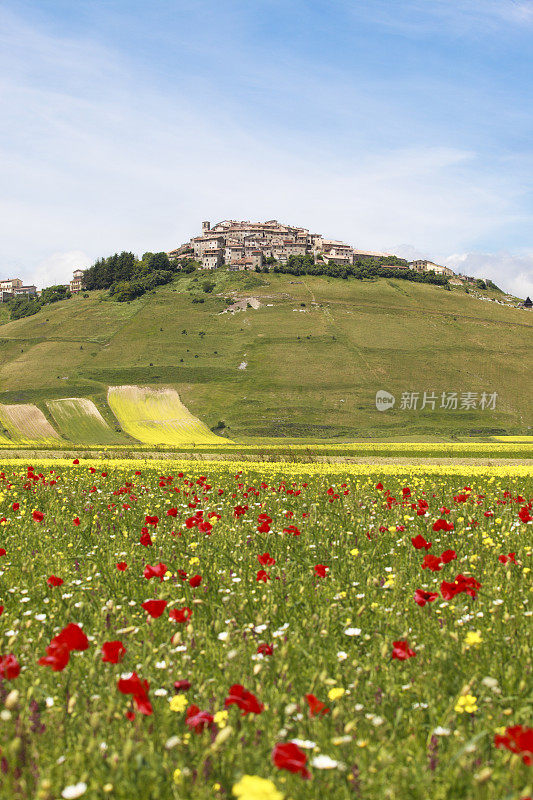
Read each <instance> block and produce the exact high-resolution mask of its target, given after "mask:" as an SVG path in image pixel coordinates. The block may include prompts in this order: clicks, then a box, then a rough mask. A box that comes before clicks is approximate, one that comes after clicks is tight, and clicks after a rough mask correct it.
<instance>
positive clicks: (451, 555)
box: [440, 550, 457, 564]
mask: <svg viewBox="0 0 533 800" xmlns="http://www.w3.org/2000/svg"><path fill="white" fill-rule="evenodd" d="M456 558H457V553H456V552H455V550H445V551H444V553H443V554H442V555H441V557H440V560H441V561H442V563H443V564H449V563H450V561H454V560H455V559H456Z"/></svg>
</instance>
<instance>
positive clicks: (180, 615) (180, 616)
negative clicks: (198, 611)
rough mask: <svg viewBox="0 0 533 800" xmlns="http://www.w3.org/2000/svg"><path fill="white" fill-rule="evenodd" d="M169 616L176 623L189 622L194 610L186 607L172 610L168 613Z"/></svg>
mask: <svg viewBox="0 0 533 800" xmlns="http://www.w3.org/2000/svg"><path fill="white" fill-rule="evenodd" d="M168 616H169V618H170V619H173V620H174V621H175V622H188V621H189V620H190V618H191V617H192V610H191V609H190V608H189V607H188V606H184V607H183V608H172V609H170V611H169V612H168Z"/></svg>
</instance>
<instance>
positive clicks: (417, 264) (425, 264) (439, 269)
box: [409, 259, 455, 276]
mask: <svg viewBox="0 0 533 800" xmlns="http://www.w3.org/2000/svg"><path fill="white" fill-rule="evenodd" d="M409 266H410V267H411V269H413V270H414V271H415V272H434V273H435V274H436V275H447V276H450V275H455V272H454V271H453V269H450V268H449V267H444V266H442V264H435V263H434V262H433V261H426V260H425V259H421V260H419V261H410V262H409Z"/></svg>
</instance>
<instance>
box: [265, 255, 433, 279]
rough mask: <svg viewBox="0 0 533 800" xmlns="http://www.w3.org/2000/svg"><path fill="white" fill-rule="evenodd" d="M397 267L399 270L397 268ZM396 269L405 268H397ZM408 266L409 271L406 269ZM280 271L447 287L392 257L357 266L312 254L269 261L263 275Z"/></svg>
mask: <svg viewBox="0 0 533 800" xmlns="http://www.w3.org/2000/svg"><path fill="white" fill-rule="evenodd" d="M395 267H396V268H395ZM397 267H404V269H398V268H397ZM406 267H407V269H406ZM271 268H272V270H273V271H274V272H280V273H284V274H288V275H326V276H329V277H331V278H343V279H345V280H346V279H348V278H350V277H352V278H357V279H358V280H363V279H364V278H400V279H401V280H405V281H413V282H414V283H432V284H434V285H436V286H447V285H448V278H447V277H446V276H445V275H437V274H435V273H434V272H415V271H414V270H412V269H409V268H408V262H407V261H405V260H404V259H401V258H398V257H397V256H390V257H388V258H386V259H384V260H383V261H379V262H378V263H376V261H374V259H359V260H357V261H356V262H355V264H335V263H334V262H333V261H315V259H314V258H313V256H312V255H298V256H289V258H288V259H287V261H286V262H285V263H281V262H280V261H276V260H275V259H267V260H266V262H265V266H264V267H261V268H260V271H261V272H270V269H271Z"/></svg>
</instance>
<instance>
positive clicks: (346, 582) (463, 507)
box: [0, 459, 533, 800]
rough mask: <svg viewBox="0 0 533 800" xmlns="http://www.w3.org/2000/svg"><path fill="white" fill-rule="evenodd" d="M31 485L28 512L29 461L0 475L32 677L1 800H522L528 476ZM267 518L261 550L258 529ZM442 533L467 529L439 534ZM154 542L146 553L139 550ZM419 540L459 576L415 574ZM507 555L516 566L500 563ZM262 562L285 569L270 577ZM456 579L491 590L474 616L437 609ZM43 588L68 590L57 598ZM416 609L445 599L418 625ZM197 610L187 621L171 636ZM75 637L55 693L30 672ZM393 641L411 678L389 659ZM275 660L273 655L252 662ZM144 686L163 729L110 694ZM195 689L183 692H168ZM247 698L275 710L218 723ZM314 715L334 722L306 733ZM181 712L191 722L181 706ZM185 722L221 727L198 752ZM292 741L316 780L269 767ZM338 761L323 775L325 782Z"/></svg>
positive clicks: (373, 474)
mask: <svg viewBox="0 0 533 800" xmlns="http://www.w3.org/2000/svg"><path fill="white" fill-rule="evenodd" d="M31 466H32V467H33V468H34V470H35V476H36V478H37V479H36V480H35V481H33V480H32V481H31V484H32V491H31V492H29V491H28V488H27V484H28V467H29V462H20V461H19V462H17V461H9V460H7V461H6V460H4V461H3V463H2V465H1V467H2V474H3V475H5V479H4V483H3V487H2V493H1V495H0V515H1V516H2V517H3V518H4V519H3V522H2V547H3V548H4V549H5V554H4V555H3V556H2V557H1V562H2V563H1V568H2V594H1V595H0V602H1V605H2V606H3V613H2V614H1V616H0V637H1V640H2V642H3V645H2V650H1V656H2V657H3V656H5V655H7V654H9V653H12V654H13V656H14V658H15V659H16V660H17V662H18V663H19V664H20V666H21V671H20V674H19V675H18V676H14V677H12V678H10V679H9V680H5V681H3V682H2V686H1V688H2V725H1V726H0V747H1V750H2V771H1V774H0V795H1V796H2V797H5V798H10V799H11V800H27V798H30V797H31V798H34V797H35V798H39V800H55V798H59V797H61V796H62V794H63V792H65V790H67V793H66V795H64V796H69V794H68V789H67V787H70V786H73V785H78V784H79V783H82V784H85V792H84V794H83V797H84V798H87V800H104V798H106V797H112V798H114V799H115V800H132V798H137V797H140V796H141V795H140V794H139V792H140V791H142V796H143V797H150V798H154V799H155V798H157V799H158V800H189V798H194V800H229V798H232V797H234V795H233V793H232V789H233V787H234V786H235V785H236V784H238V782H239V781H240V780H241V778H242V776H243V775H244V774H247V775H251V776H257V777H260V778H263V779H264V780H266V781H270V782H271V785H272V791H273V787H276V789H277V791H278V792H279V793H280V794H281V796H282V797H283V798H284V800H289V798H292V800H307V799H308V798H318V797H322V796H325V797H331V798H335V800H351V799H352V798H353V797H364V798H366V800H427V798H428V797H431V798H432V800H451V799H452V798H453V800H472V798H476V800H503V798H506V799H507V800H522V798H525V797H526V796H527V795H528V794H530V786H531V767H528V766H526V765H525V764H524V763H522V760H521V758H520V757H519V756H517V755H511V753H510V752H508V751H507V750H504V749H498V748H497V747H496V746H495V736H496V735H497V734H498V733H501V732H502V731H504V730H505V728H507V727H509V726H514V725H523V726H531V719H532V716H531V715H532V710H533V708H532V702H531V687H530V680H529V676H530V675H531V669H532V666H533V665H532V660H531V654H532V644H533V642H532V641H531V634H532V627H531V613H532V609H531V591H530V589H531V572H530V569H531V563H530V562H531V549H532V544H533V542H532V537H531V532H532V528H531V524H530V523H526V522H524V521H522V520H521V518H520V517H519V512H520V509H521V508H522V507H523V506H524V501H516V500H515V499H514V498H518V497H525V498H530V497H532V496H533V479H532V476H531V470H527V469H524V468H520V469H516V468H512V467H505V468H502V469H492V468H491V469H487V468H474V469H472V468H469V469H467V470H464V471H461V467H460V466H457V467H455V468H452V469H449V468H425V467H420V468H409V467H401V466H399V467H392V468H391V467H386V468H377V469H376V468H373V467H369V468H368V467H345V466H343V465H336V466H329V465H328V466H325V465H318V464H311V465H289V464H271V465H262V464H246V463H241V464H238V465H235V464H229V465H226V464H195V463H193V462H187V461H179V462H174V463H169V462H162V461H160V462H155V463H153V464H151V465H150V464H148V463H139V462H138V461H122V462H117V461H108V462H106V461H102V460H92V461H82V462H81V463H80V464H79V465H73V464H72V463H71V462H70V461H66V460H61V459H32V462H31ZM39 473H42V477H41V478H38V475H39ZM161 476H166V477H165V478H164V479H162V477H161ZM201 476H203V477H201ZM378 482H381V483H382V484H383V491H382V490H380V489H378V488H377V484H378ZM406 487H409V490H410V494H409V492H408V493H407V494H408V495H409V496H404V495H405V494H406V492H404V489H406ZM464 487H469V488H468V489H465V488H464ZM175 490H178V491H175ZM461 495H462V496H461ZM195 496H197V497H198V501H196V500H195V499H194V498H195ZM424 503H427V512H426V514H425V515H418V514H417V512H416V509H417V508H422V507H423V504H424ZM14 504H19V505H18V507H17V506H15V508H13V505H14ZM191 506H194V508H191ZM236 506H241V507H242V511H243V513H242V515H240V516H238V518H236V516H235V511H234V509H235V507H236ZM413 506H414V508H413ZM443 507H446V508H448V509H449V512H444V514H443V511H442V509H443ZM171 508H174V509H176V510H175V512H173V515H172V516H168V515H167V511H168V510H169V509H171ZM34 510H38V511H40V512H41V513H42V514H43V515H44V516H43V518H42V520H41V521H37V520H35V519H34V518H33V515H32V512H33V511H34ZM199 511H203V519H204V520H207V519H208V513H213V514H215V515H216V516H212V517H211V518H210V525H211V524H212V529H209V527H204V529H203V530H200V529H199V528H198V527H197V525H193V526H192V527H191V526H190V524H189V526H188V525H187V524H186V520H187V519H190V518H191V517H193V516H194V515H195V514H197V512H199ZM260 512H261V513H263V514H267V515H268V517H269V518H270V520H271V522H270V523H269V524H268V526H267V529H264V528H263V529H261V530H259V521H258V515H259V513H260ZM146 515H149V516H150V517H156V518H158V522H157V525H155V526H154V525H153V524H151V522H154V520H153V519H152V520H151V522H150V521H149V522H148V523H146ZM443 516H444V518H445V519H446V521H447V522H448V523H451V524H452V525H453V529H452V530H450V531H442V530H437V531H435V530H433V526H434V523H435V521H436V520H438V519H441V518H442V517H443ZM218 517H220V519H218ZM75 518H79V521H80V524H79V525H77V526H76V525H75V524H74V522H73V521H74V519H75ZM198 518H199V517H196V519H197V520H198ZM144 526H146V527H148V528H149V530H150V535H151V539H152V544H151V545H149V544H148V543H147V542H146V541H145V543H144V545H143V544H141V542H140V535H141V529H142V528H143V527H144ZM289 526H295V528H296V530H295V529H294V528H292V529H291V528H290V527H289ZM298 533H299V534H300V535H296V534H298ZM418 535H420V536H423V537H424V538H425V539H426V540H427V541H428V542H430V543H431V545H430V549H429V551H428V552H429V554H432V555H435V556H440V555H441V554H442V553H443V552H444V551H446V550H454V551H455V555H456V558H455V559H452V560H450V561H448V562H447V563H442V562H441V569H440V571H438V572H432V571H430V570H429V569H422V561H423V559H424V556H426V550H425V549H422V550H418V549H415V547H414V546H413V545H412V541H411V540H412V538H414V537H416V536H418ZM509 552H513V553H514V554H515V556H514V558H515V562H516V563H513V562H509V563H507V564H503V563H501V562H500V560H499V556H500V555H502V554H503V555H506V554H508V553H509ZM264 553H268V554H269V555H270V557H271V559H272V560H273V561H274V562H275V563H272V561H271V562H270V563H269V564H264V565H263V564H261V563H260V562H259V560H258V556H260V555H261V554H264ZM119 562H125V564H126V565H127V569H126V571H119V570H117V567H116V565H117V563H119ZM159 563H161V564H163V565H164V566H163V568H162V570H163V573H164V579H163V580H159V579H158V578H152V579H150V580H147V579H146V577H145V576H144V570H145V568H146V565H147V564H150V565H157V564H159ZM317 565H323V566H324V567H325V575H324V577H318V575H317V574H316V570H315V567H316V566H317ZM261 569H264V570H265V574H266V576H267V577H266V580H265V582H263V580H261V578H259V580H258V572H259V570H261ZM165 570H166V571H165ZM179 570H182V571H184V572H185V573H187V574H186V575H184V574H183V572H182V573H181V574H180V573H179ZM459 573H461V574H463V575H465V576H468V577H472V578H474V579H475V580H476V581H478V582H479V584H480V586H479V588H477V590H476V591H475V592H474V594H475V595H476V596H475V597H472V596H469V595H468V594H466V593H461V594H459V595H457V596H456V597H455V598H453V599H451V600H446V599H444V597H443V596H442V592H443V591H444V589H443V587H442V585H441V584H442V582H443V581H447V582H450V583H453V581H454V579H455V577H456V575H458V574H459ZM52 575H54V576H56V577H58V578H60V579H61V580H62V581H63V583H62V585H61V586H50V585H49V584H48V582H47V581H48V579H49V577H50V576H52ZM193 575H199V576H201V583H200V585H199V586H198V587H197V588H193V587H192V586H191V585H190V583H189V580H190V578H191V577H192V576H193ZM263 577H264V576H263ZM476 585H477V584H476ZM417 589H424V590H425V591H431V592H436V593H437V594H438V597H437V599H436V600H435V601H434V602H431V603H427V604H426V605H425V606H424V607H420V606H419V605H417V604H416V603H415V602H414V593H415V591H416V590H417ZM148 599H159V600H164V601H166V602H167V604H168V605H167V607H166V609H165V611H164V613H163V614H162V616H160V617H159V618H152V617H149V615H148V614H147V613H146V611H145V610H144V609H143V607H142V604H143V603H144V602H145V601H146V600H148ZM183 608H189V609H190V610H191V612H192V616H191V617H190V619H189V621H188V622H185V623H180V622H177V621H174V620H172V619H170V618H169V611H170V610H171V609H172V610H178V609H183ZM69 623H75V624H78V625H81V626H82V627H83V631H84V633H85V634H86V635H87V637H88V641H87V642H86V645H87V646H86V648H85V649H83V650H80V651H74V652H71V653H70V658H69V660H68V663H67V664H63V668H62V669H58V670H57V671H54V670H53V669H52V668H51V667H50V666H46V665H41V664H39V659H40V658H42V657H43V656H45V654H46V652H47V648H48V647H49V645H50V642H51V640H52V639H53V638H54V637H55V636H57V635H58V634H59V632H60V631H61V630H63V629H64V628H65V626H67V625H68V624H69ZM113 641H119V642H121V643H122V644H123V646H124V648H125V653H124V657H123V660H122V661H121V662H120V663H116V664H114V663H110V662H104V661H103V660H102V646H103V645H104V643H106V642H113ZM398 641H405V642H407V644H408V646H409V648H411V649H412V651H413V652H414V654H415V655H413V656H412V657H411V658H409V659H407V660H405V661H400V660H397V659H393V658H392V653H393V643H394V642H398ZM261 643H264V644H267V645H271V646H272V648H273V652H272V654H271V655H266V656H264V657H263V658H258V653H257V650H258V646H259V645H260V644H261ZM48 654H49V655H51V656H53V655H54V651H53V649H52V650H51V651H50V650H49V651H48ZM58 666H61V665H58ZM132 671H135V672H136V673H137V675H138V676H139V678H140V679H141V680H143V681H147V682H148V686H147V695H148V700H149V702H150V703H151V709H150V708H148V707H145V708H144V709H143V711H145V712H147V711H150V710H151V712H152V713H149V714H148V713H147V714H143V713H139V709H138V708H137V707H136V706H135V705H134V704H133V702H132V697H131V695H124V694H122V693H121V692H120V691H119V690H118V681H119V680H120V678H121V676H122V675H125V674H129V673H131V672H132ZM184 680H185V681H188V682H189V684H190V686H189V688H188V689H187V690H186V691H185V692H178V691H177V690H176V689H175V688H174V684H175V682H176V681H184ZM234 684H242V685H243V686H244V687H245V689H246V690H248V691H250V692H252V693H253V694H254V695H255V696H256V698H257V700H258V702H259V703H261V704H264V708H263V709H259V710H260V713H250V714H248V715H247V716H243V715H242V711H241V709H240V708H238V707H237V706H235V705H229V706H227V707H226V708H225V700H226V698H228V696H229V694H230V687H231V686H232V685H234ZM308 694H313V695H314V696H315V697H316V698H317V699H318V700H319V701H320V702H322V703H323V704H324V708H326V709H328V710H327V712H325V713H324V714H318V715H315V716H313V715H311V713H310V708H309V705H308V702H307V701H306V695H308ZM176 696H177V697H178V698H185V699H182V700H176V701H174V703H173V706H172V707H171V705H170V701H171V700H172V699H173V698H174V697H176ZM466 696H469V697H470V700H469V704H467V705H468V708H467V710H465V709H464V707H463V706H462V705H461V703H462V701H461V698H464V697H466ZM193 705H196V706H198V707H199V709H201V710H202V711H205V712H207V713H209V714H211V715H212V717H213V716H214V719H212V717H211V718H207V719H208V721H209V720H210V719H212V722H210V728H209V729H208V730H205V731H203V732H198V733H196V732H194V731H192V730H190V728H189V727H188V726H187V722H186V712H187V709H190V708H191V706H193ZM173 708H174V709H175V710H173ZM131 712H134V714H135V715H134V717H133V718H132V719H128V718H127V717H126V713H129V714H130V716H131ZM215 715H216V716H215ZM294 739H296V740H298V741H300V743H302V742H303V745H302V744H300V747H301V749H302V750H303V753H304V754H305V757H306V760H307V768H308V769H309V771H310V779H309V780H304V779H303V777H302V776H301V775H299V774H293V773H291V772H289V771H287V770H286V769H283V768H281V767H279V766H276V765H275V764H274V763H273V762H272V752H273V750H274V748H275V746H276V745H278V744H281V743H288V742H290V741H292V740H294ZM319 757H320V758H319ZM324 757H328V759H329V766H330V767H331V768H329V769H322V768H321V767H320V764H321V760H322V761H323V760H324ZM315 759H318V760H315ZM332 762H333V764H332ZM140 787H141V789H140ZM271 794H272V792H271ZM259 796H260V797H263V796H262V795H259ZM269 796H270V795H269V794H266V795H265V797H266V798H269ZM245 797H246V796H245ZM252 797H254V800H255V795H252ZM276 798H277V800H279V795H277V796H276Z"/></svg>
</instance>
